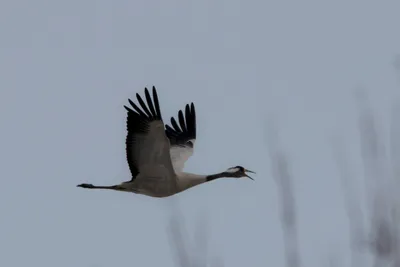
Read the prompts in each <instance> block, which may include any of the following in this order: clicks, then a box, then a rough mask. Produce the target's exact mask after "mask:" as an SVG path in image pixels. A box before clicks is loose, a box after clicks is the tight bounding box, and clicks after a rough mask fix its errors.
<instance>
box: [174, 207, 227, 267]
mask: <svg viewBox="0 0 400 267" xmlns="http://www.w3.org/2000/svg"><path fill="white" fill-rule="evenodd" d="M205 218H206V217H205V216H200V219H198V220H197V223H196V231H195V236H194V240H193V242H192V240H191V238H190V235H189V234H188V231H187V229H186V223H185V216H184V215H183V213H182V212H181V209H180V207H179V203H178V202H177V200H174V201H173V202H172V206H171V217H170V220H169V224H168V229H167V230H168V235H169V241H170V247H171V248H173V250H174V255H175V259H176V264H177V266H180V267H207V266H210V267H211V266H214V267H223V266H224V264H223V261H222V258H220V257H219V256H217V257H216V259H217V261H215V260H214V261H213V262H211V263H212V264H211V263H210V260H209V258H208V241H209V240H208V228H207V224H206V219H205Z"/></svg>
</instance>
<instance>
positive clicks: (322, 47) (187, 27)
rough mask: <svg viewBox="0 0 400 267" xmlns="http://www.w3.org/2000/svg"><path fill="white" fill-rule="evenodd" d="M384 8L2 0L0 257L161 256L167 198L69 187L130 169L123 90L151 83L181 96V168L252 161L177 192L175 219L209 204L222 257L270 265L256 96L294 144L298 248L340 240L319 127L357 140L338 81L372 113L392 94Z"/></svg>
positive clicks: (278, 241)
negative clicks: (242, 175) (192, 141)
mask: <svg viewBox="0 0 400 267" xmlns="http://www.w3.org/2000/svg"><path fill="white" fill-rule="evenodd" d="M399 10H400V2H399V1H395V0H391V1H384V0H383V1H371V0H354V1H347V0H335V1H315V0H304V1H276V0H274V1H244V0H229V1H227V0H226V1H221V0H213V1H212V0H205V1H143V0H138V1H103V0H98V1H93V0H91V1H77V0H70V1H44V0H37V1H2V3H1V4H0V34H1V42H0V71H1V79H0V88H1V90H0V99H1V100H0V101H1V105H0V124H1V137H2V138H1V139H0V148H1V149H0V159H1V162H2V163H3V164H2V167H1V168H0V177H1V181H2V186H1V189H0V191H1V192H0V211H1V220H0V236H1V238H0V251H1V252H2V253H1V256H0V265H1V266H8V267H14V266H17V267H19V266H43V267H50V266H57V267H70V266H76V267H89V266H102V267H103V266H104V267H106V266H119V267H128V266H130V267H131V266H160V265H161V264H162V266H166V267H169V266H174V264H173V257H172V251H171V249H170V248H169V247H168V236H167V234H166V229H167V228H166V225H167V223H168V204H167V203H168V201H170V200H166V199H152V198H149V197H144V196H139V195H133V194H125V193H118V192H101V191H96V192H92V191H85V190H82V189H79V188H76V187H75V186H76V184H78V183H81V182H93V183H96V184H102V183H104V184H113V183H118V182H121V181H124V180H128V179H130V177H129V171H128V166H127V164H126V160H125V141H124V139H125V135H126V126H125V120H126V112H125V110H124V108H123V105H124V104H126V103H127V98H128V97H129V98H134V96H135V94H136V93H137V92H139V93H142V92H143V88H144V87H145V86H152V85H155V86H157V88H158V91H159V98H160V104H161V109H162V112H163V117H164V118H168V117H170V116H175V115H176V113H177V111H178V110H179V109H181V108H183V107H184V105H185V104H186V103H188V102H191V101H193V102H194V103H195V104H196V111H197V116H198V140H197V143H196V145H197V147H196V149H195V154H194V156H193V157H192V158H191V159H190V160H189V161H188V163H187V165H186V166H187V167H186V170H187V171H190V172H195V173H214V172H218V171H220V170H224V169H226V168H228V167H231V166H235V165H243V166H245V167H247V168H249V169H252V170H254V171H256V172H257V175H256V176H255V178H256V182H251V181H250V180H245V179H243V180H221V181H216V182H213V183H210V184H207V185H203V186H200V187H198V188H194V189H192V190H188V191H187V192H184V193H182V194H180V195H178V196H176V197H174V198H176V199H177V200H179V203H180V204H181V207H182V211H183V212H184V214H185V215H186V218H187V221H188V227H189V229H194V225H195V224H194V221H195V220H196V218H197V215H198V213H199V212H203V213H204V214H207V217H208V225H209V228H210V231H211V234H210V235H212V238H211V239H212V242H211V248H212V249H213V250H215V254H220V255H221V257H223V259H224V261H225V263H226V266H230V267H235V266H255V267H256V266H283V253H282V249H283V246H282V233H281V227H280V219H279V209H278V202H277V201H278V198H277V190H276V184H275V183H274V181H273V180H272V177H271V173H270V169H269V162H268V160H269V159H268V154H267V150H266V147H265V142H264V141H265V140H264V128H263V127H264V122H265V120H266V119H267V116H268V114H269V113H270V112H272V113H273V114H275V116H276V120H277V123H278V125H279V128H280V132H281V141H282V143H283V146H284V147H285V148H286V150H287V153H288V154H289V155H290V158H291V160H292V162H293V172H294V179H295V187H296V196H297V199H298V210H299V228H300V229H299V231H300V233H299V234H300V244H301V252H302V254H303V260H304V262H305V266H320V264H321V262H325V260H326V257H327V256H328V254H329V253H330V251H333V252H334V253H338V254H343V255H344V257H347V255H346V246H347V236H346V231H347V220H346V217H345V212H344V209H343V199H342V193H341V188H340V181H339V178H338V177H337V170H336V168H335V164H334V161H333V160H332V157H331V151H330V144H329V143H328V142H327V140H328V139H329V138H330V135H332V134H336V133H338V134H341V135H343V136H345V139H346V142H347V148H348V149H350V150H351V152H352V153H353V154H354V155H355V157H356V155H357V154H356V153H357V149H358V145H357V142H358V140H357V135H356V134H357V133H356V127H355V123H356V121H355V119H356V113H355V112H356V109H355V108H354V107H353V106H354V100H353V98H352V91H353V89H354V88H356V87H359V86H361V87H363V88H365V89H367V90H368V91H369V93H370V98H371V102H372V104H373V106H374V107H375V108H377V110H378V111H379V112H381V114H383V115H385V114H387V108H388V106H389V105H390V104H391V101H392V100H393V97H394V96H396V95H398V93H397V91H398V87H396V77H395V74H394V71H393V67H392V65H391V63H392V61H393V57H394V56H395V55H396V54H398V53H400V37H399V35H398V30H399V29H398V28H399V25H400V16H399ZM344 260H345V261H347V260H348V259H347V258H345V259H344Z"/></svg>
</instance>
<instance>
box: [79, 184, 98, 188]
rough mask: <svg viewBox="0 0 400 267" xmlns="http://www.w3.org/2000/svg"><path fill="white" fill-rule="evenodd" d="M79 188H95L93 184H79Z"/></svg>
mask: <svg viewBox="0 0 400 267" xmlns="http://www.w3.org/2000/svg"><path fill="white" fill-rule="evenodd" d="M77 187H82V188H94V185H92V184H78V185H77Z"/></svg>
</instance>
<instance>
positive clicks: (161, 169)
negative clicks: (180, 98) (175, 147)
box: [124, 86, 176, 190]
mask: <svg viewBox="0 0 400 267" xmlns="http://www.w3.org/2000/svg"><path fill="white" fill-rule="evenodd" d="M145 96H146V102H147V106H146V104H145V103H144V101H143V99H142V98H141V97H140V95H139V94H136V98H137V100H138V102H139V104H140V106H141V107H142V109H140V108H139V107H138V106H137V105H135V103H133V102H132V101H131V100H130V99H129V103H130V104H131V106H132V107H133V109H134V110H132V109H131V108H129V107H126V106H124V107H125V109H126V110H127V111H128V118H127V129H128V134H127V137H126V156H127V160H128V164H129V168H130V170H131V173H132V180H135V178H136V177H140V180H141V182H144V181H142V179H144V180H146V179H147V180H148V181H146V182H145V183H147V182H151V183H152V184H155V186H161V184H163V183H165V182H170V184H173V183H172V182H171V180H172V179H176V175H175V172H174V169H173V166H172V161H171V156H170V153H169V150H170V144H169V140H168V138H167V136H166V134H165V130H164V123H163V121H162V117H161V112H160V105H159V102H158V97H157V92H156V89H155V87H154V86H153V100H152V99H151V97H150V93H149V91H148V90H147V88H145ZM138 174H140V175H138ZM150 180H151V181H150ZM155 190H156V189H155Z"/></svg>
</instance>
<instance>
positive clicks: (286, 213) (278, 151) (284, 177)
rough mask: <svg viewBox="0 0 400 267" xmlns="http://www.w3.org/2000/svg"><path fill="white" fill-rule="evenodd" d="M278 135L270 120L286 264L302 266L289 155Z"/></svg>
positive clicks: (294, 266)
mask: <svg viewBox="0 0 400 267" xmlns="http://www.w3.org/2000/svg"><path fill="white" fill-rule="evenodd" d="M278 136H279V135H278V132H277V128H276V126H275V125H274V122H273V121H269V123H268V128H267V144H268V151H269V156H270V160H271V168H272V175H273V177H274V179H275V181H276V183H277V185H278V189H279V195H280V203H281V212H282V213H281V220H282V226H283V236H284V244H285V258H286V266H287V267H300V266H301V263H300V254H299V245H298V234H297V217H296V207H295V198H294V191H293V181H292V176H291V173H290V166H289V163H288V159H287V155H286V154H285V153H284V152H283V150H282V148H280V147H279V145H278V144H279V140H278Z"/></svg>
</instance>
